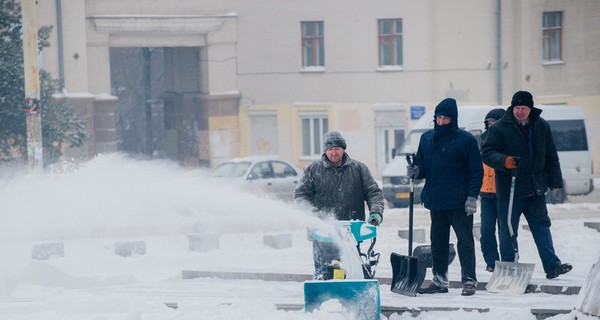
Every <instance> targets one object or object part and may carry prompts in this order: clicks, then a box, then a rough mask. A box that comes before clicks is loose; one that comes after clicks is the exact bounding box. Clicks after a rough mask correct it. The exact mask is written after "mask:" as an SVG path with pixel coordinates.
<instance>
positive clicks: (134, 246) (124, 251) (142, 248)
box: [115, 241, 146, 257]
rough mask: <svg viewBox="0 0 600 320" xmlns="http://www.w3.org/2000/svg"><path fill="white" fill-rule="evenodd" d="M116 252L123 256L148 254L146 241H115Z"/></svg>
mask: <svg viewBox="0 0 600 320" xmlns="http://www.w3.org/2000/svg"><path fill="white" fill-rule="evenodd" d="M115 254H116V255H119V256H122V257H131V256H132V255H140V256H143V255H144V254H146V243H145V242H144V241H132V242H117V243H115Z"/></svg>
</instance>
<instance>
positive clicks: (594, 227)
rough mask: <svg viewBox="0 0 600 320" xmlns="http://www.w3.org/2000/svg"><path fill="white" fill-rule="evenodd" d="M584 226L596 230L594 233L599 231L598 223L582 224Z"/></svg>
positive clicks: (599, 224) (599, 225) (599, 223)
mask: <svg viewBox="0 0 600 320" xmlns="http://www.w3.org/2000/svg"><path fill="white" fill-rule="evenodd" d="M583 225H584V226H586V227H588V228H592V229H596V231H600V222H584V223H583Z"/></svg>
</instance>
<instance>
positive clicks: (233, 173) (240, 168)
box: [210, 162, 252, 178]
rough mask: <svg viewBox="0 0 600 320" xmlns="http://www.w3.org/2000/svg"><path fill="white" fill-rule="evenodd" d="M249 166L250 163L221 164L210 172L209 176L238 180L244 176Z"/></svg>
mask: <svg viewBox="0 0 600 320" xmlns="http://www.w3.org/2000/svg"><path fill="white" fill-rule="evenodd" d="M251 165H252V163H251V162H225V163H221V164H220V165H218V166H217V167H215V168H214V169H213V170H212V171H211V172H210V176H211V177H218V178H239V177H242V176H243V175H244V173H245V172H246V171H247V170H248V168H250V166H251Z"/></svg>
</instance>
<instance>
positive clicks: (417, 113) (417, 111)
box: [410, 106, 425, 120]
mask: <svg viewBox="0 0 600 320" xmlns="http://www.w3.org/2000/svg"><path fill="white" fill-rule="evenodd" d="M424 114H425V106H410V119H411V120H419V118H421V117H422V116H423V115H424Z"/></svg>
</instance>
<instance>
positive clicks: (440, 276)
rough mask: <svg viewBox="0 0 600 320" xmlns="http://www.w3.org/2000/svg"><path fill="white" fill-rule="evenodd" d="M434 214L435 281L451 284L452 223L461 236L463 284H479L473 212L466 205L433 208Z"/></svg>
mask: <svg viewBox="0 0 600 320" xmlns="http://www.w3.org/2000/svg"><path fill="white" fill-rule="evenodd" d="M430 215H431V253H432V259H433V267H432V271H433V278H434V281H433V282H434V283H435V284H436V285H438V286H443V287H448V255H449V249H448V245H449V244H450V227H452V228H453V229H454V233H455V234H456V238H457V244H456V247H457V250H458V258H459V260H460V267H461V282H462V284H463V285H465V284H472V285H477V275H476V274H475V240H474V239H473V216H472V215H471V216H467V214H466V213H465V209H464V208H458V209H452V210H443V211H430ZM444 282H445V283H444Z"/></svg>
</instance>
